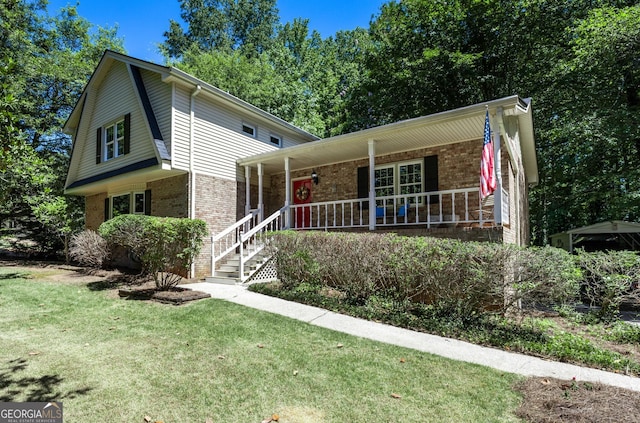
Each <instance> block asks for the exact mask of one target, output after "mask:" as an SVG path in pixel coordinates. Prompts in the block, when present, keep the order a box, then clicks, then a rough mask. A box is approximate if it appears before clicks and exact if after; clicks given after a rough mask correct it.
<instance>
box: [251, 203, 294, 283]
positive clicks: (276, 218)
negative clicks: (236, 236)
mask: <svg viewBox="0 0 640 423" xmlns="http://www.w3.org/2000/svg"><path fill="white" fill-rule="evenodd" d="M287 211H288V207H283V208H281V209H280V210H278V211H276V212H274V213H273V214H272V215H271V216H269V217H267V218H266V219H264V220H263V221H262V222H260V223H259V224H257V225H255V226H254V227H253V228H252V229H250V230H249V231H247V232H245V233H242V234H240V268H239V273H240V279H241V280H242V281H243V282H244V281H245V280H246V279H247V277H245V275H244V267H245V264H246V263H247V262H248V261H249V260H251V259H252V258H253V257H255V256H256V255H257V254H258V253H259V252H261V251H262V250H263V249H264V243H260V244H259V243H258V240H257V239H255V240H254V242H253V248H252V250H251V251H249V252H248V254H247V255H245V252H244V249H245V243H246V244H247V245H250V244H251V242H250V241H251V239H252V238H254V237H256V235H257V234H259V233H261V232H264V229H265V228H271V229H270V230H272V231H273V230H276V231H277V230H279V229H281V228H282V219H283V218H284V215H285V213H287ZM274 222H275V223H276V224H275V225H274Z"/></svg>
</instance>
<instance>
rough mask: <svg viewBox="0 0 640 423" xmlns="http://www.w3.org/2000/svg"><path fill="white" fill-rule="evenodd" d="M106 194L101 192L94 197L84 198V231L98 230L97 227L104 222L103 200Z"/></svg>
mask: <svg viewBox="0 0 640 423" xmlns="http://www.w3.org/2000/svg"><path fill="white" fill-rule="evenodd" d="M106 198H107V193H106V192H102V193H100V194H96V195H90V196H88V197H85V201H84V216H85V222H84V226H85V228H86V229H91V230H94V231H96V230H98V227H99V226H100V225H101V224H102V222H104V220H105V219H104V200H105V199H106Z"/></svg>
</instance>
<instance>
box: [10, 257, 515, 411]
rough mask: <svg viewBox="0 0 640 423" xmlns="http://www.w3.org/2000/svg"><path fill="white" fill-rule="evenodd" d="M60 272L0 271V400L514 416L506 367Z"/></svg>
mask: <svg viewBox="0 0 640 423" xmlns="http://www.w3.org/2000/svg"><path fill="white" fill-rule="evenodd" d="M59 273H60V271H59V270H57V269H55V268H51V267H45V268H42V269H40V270H39V271H33V270H32V269H29V270H28V271H27V270H25V269H21V268H19V267H16V266H9V267H4V266H3V267H0V326H1V327H2V331H0V345H1V348H0V381H1V383H0V401H46V400H52V399H57V400H61V401H62V402H63V403H64V412H65V421H69V422H88V421H98V420H101V421H111V422H135V421H140V422H142V421H144V418H145V416H148V417H149V418H150V420H151V421H163V422H202V423H204V422H206V421H213V422H218V421H229V422H261V421H263V420H264V419H265V418H270V417H271V416H273V414H278V415H279V421H280V422H283V423H287V422H322V421H331V422H370V421H406V422H477V421H482V422H510V421H512V422H515V421H519V419H518V418H517V417H516V416H515V410H516V408H517V407H518V405H519V403H520V395H519V394H518V393H517V392H516V391H514V390H512V389H511V386H512V385H513V384H514V383H515V382H517V381H518V380H520V378H518V377H516V376H514V375H510V374H505V373H502V372H498V371H493V370H491V369H488V368H484V367H481V366H476V365H471V364H465V363H459V362H454V361H451V360H447V359H443V358H439V357H436V356H432V355H429V354H424V353H420V352H416V351H412V350H408V349H404V348H398V347H394V346H390V345H385V344H381V343H376V342H372V341H368V340H364V339H359V338H355V337H351V336H348V335H344V334H340V333H335V332H332V331H328V330H324V329H322V328H317V327H313V326H311V325H308V324H305V323H302V322H298V321H294V320H291V319H287V318H283V317H280V316H276V315H272V314H269V313H265V312H260V311H256V310H252V309H248V308H245V307H242V306H238V305H234V304H231V303H226V302H223V301H217V300H213V299H209V300H204V301H198V302H193V303H190V304H189V305H186V306H179V307H176V306H169V305H165V304H158V303H155V302H146V301H127V300H123V299H120V298H118V297H117V295H116V294H115V293H114V292H113V291H112V290H110V289H107V288H108V285H107V284H106V283H105V281H104V280H101V278H100V276H99V275H91V276H90V279H88V280H87V279H86V275H84V274H82V273H74V272H71V273H70V272H67V273H65V274H63V275H60V274H59Z"/></svg>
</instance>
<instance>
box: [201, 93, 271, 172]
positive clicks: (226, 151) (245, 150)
mask: <svg viewBox="0 0 640 423" xmlns="http://www.w3.org/2000/svg"><path fill="white" fill-rule="evenodd" d="M243 123H247V124H250V125H252V126H254V127H255V128H256V131H257V134H256V135H257V138H252V137H250V136H247V135H245V134H243V133H242V131H241V130H242V124H243ZM271 133H272V132H271V130H270V129H269V128H267V127H265V126H260V125H259V124H258V123H256V122H255V121H252V120H251V119H249V118H244V119H243V117H242V116H241V115H240V114H238V113H233V112H231V111H229V110H225V109H224V108H222V107H220V105H219V104H217V103H214V102H213V101H211V100H210V99H209V98H207V97H205V96H203V97H200V96H198V97H196V126H195V141H196V143H195V156H196V161H195V168H196V171H198V172H200V173H205V174H208V175H211V176H216V177H220V178H225V179H233V180H239V179H241V177H242V171H239V170H238V166H237V165H236V160H237V159H238V158H240V157H245V156H250V155H253V154H258V153H264V152H267V151H273V150H276V149H277V148H278V147H276V146H275V145H274V144H272V143H271V141H270V136H271ZM273 133H277V132H276V131H273Z"/></svg>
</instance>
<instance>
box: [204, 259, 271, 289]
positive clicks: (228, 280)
mask: <svg viewBox="0 0 640 423" xmlns="http://www.w3.org/2000/svg"><path fill="white" fill-rule="evenodd" d="M269 258H270V257H269V256H267V255H264V254H262V253H259V254H257V255H256V256H255V257H253V258H252V259H251V260H250V261H249V262H247V263H246V264H245V266H244V280H247V279H248V278H249V277H251V275H253V274H254V273H255V272H257V271H258V269H260V267H261V266H262V265H263V264H264V263H266V262H267V261H269ZM242 279H243V278H241V277H240V254H237V253H236V254H232V255H230V256H229V258H228V259H227V260H226V261H225V262H223V263H222V264H221V265H220V268H218V269H216V271H215V273H214V274H213V276H209V277H207V278H206V279H205V280H206V281H207V282H210V283H218V284H224V285H236V284H241V283H242Z"/></svg>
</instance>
